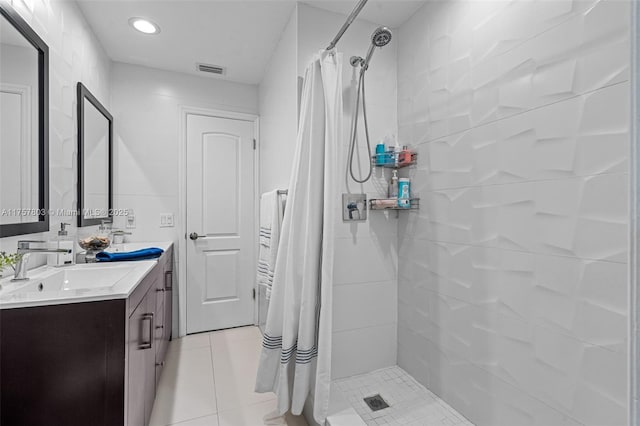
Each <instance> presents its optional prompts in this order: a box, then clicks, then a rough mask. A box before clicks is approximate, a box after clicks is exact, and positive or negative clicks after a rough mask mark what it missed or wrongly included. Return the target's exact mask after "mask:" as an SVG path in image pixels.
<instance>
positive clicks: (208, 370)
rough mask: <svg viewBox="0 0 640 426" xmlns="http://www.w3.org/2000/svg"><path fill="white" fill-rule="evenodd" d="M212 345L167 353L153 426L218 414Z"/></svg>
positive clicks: (159, 384)
mask: <svg viewBox="0 0 640 426" xmlns="http://www.w3.org/2000/svg"><path fill="white" fill-rule="evenodd" d="M216 411H217V408H216V390H215V386H214V381H213V366H212V361H211V348H210V347H208V346H207V347H205V348H194V349H182V350H174V351H170V352H168V353H167V358H166V360H165V366H164V369H163V371H162V375H161V377H160V382H159V383H158V389H157V392H156V400H155V404H154V408H153V412H152V414H151V421H150V425H151V426H165V425H170V424H173V423H178V422H181V421H185V420H191V419H196V418H198V417H204V416H210V415H212V414H215V413H216Z"/></svg>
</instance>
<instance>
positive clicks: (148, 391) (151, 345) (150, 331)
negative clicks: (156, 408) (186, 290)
mask: <svg viewBox="0 0 640 426" xmlns="http://www.w3.org/2000/svg"><path fill="white" fill-rule="evenodd" d="M155 281H156V282H154V284H153V286H151V288H150V289H149V292H148V293H147V295H146V296H145V298H144V299H145V300H144V301H143V303H144V304H145V305H146V310H147V313H148V318H149V321H150V323H149V324H148V328H147V329H146V330H145V331H144V336H145V339H148V340H145V347H146V349H145V350H144V351H143V352H144V356H145V365H144V368H145V401H144V411H145V415H144V419H145V422H144V424H145V425H147V424H149V420H150V419H151V410H152V409H153V402H154V400H155V397H156V342H155V326H156V324H157V322H156V316H155V309H156V294H155V293H156V292H155V288H156V286H157V281H159V280H157V279H156V280H155ZM143 327H145V328H146V327H147V326H146V325H143ZM146 342H148V345H146Z"/></svg>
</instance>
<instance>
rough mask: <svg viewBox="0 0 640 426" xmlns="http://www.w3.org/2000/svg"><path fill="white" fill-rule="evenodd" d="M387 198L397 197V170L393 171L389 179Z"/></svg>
mask: <svg viewBox="0 0 640 426" xmlns="http://www.w3.org/2000/svg"><path fill="white" fill-rule="evenodd" d="M387 195H388V197H389V198H398V171H397V170H394V171H393V176H391V180H389V190H388V193H387Z"/></svg>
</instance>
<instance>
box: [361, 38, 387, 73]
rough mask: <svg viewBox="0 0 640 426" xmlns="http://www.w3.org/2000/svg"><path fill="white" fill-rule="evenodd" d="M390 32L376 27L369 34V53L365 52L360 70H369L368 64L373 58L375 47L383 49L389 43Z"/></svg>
mask: <svg viewBox="0 0 640 426" xmlns="http://www.w3.org/2000/svg"><path fill="white" fill-rule="evenodd" d="M391 36H392V34H391V30H390V29H389V28H387V27H378V28H376V30H375V31H374V32H373V34H371V47H369V51H368V52H367V56H366V59H365V60H364V62H363V63H362V69H363V70H366V69H367V68H369V62H370V61H371V57H372V56H373V51H374V50H375V48H376V47H383V46H386V45H387V44H389V42H390V41H391Z"/></svg>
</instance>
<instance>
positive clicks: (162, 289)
mask: <svg viewBox="0 0 640 426" xmlns="http://www.w3.org/2000/svg"><path fill="white" fill-rule="evenodd" d="M156 291H157V292H159V293H164V292H165V291H167V290H165V289H164V288H156Z"/></svg>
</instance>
